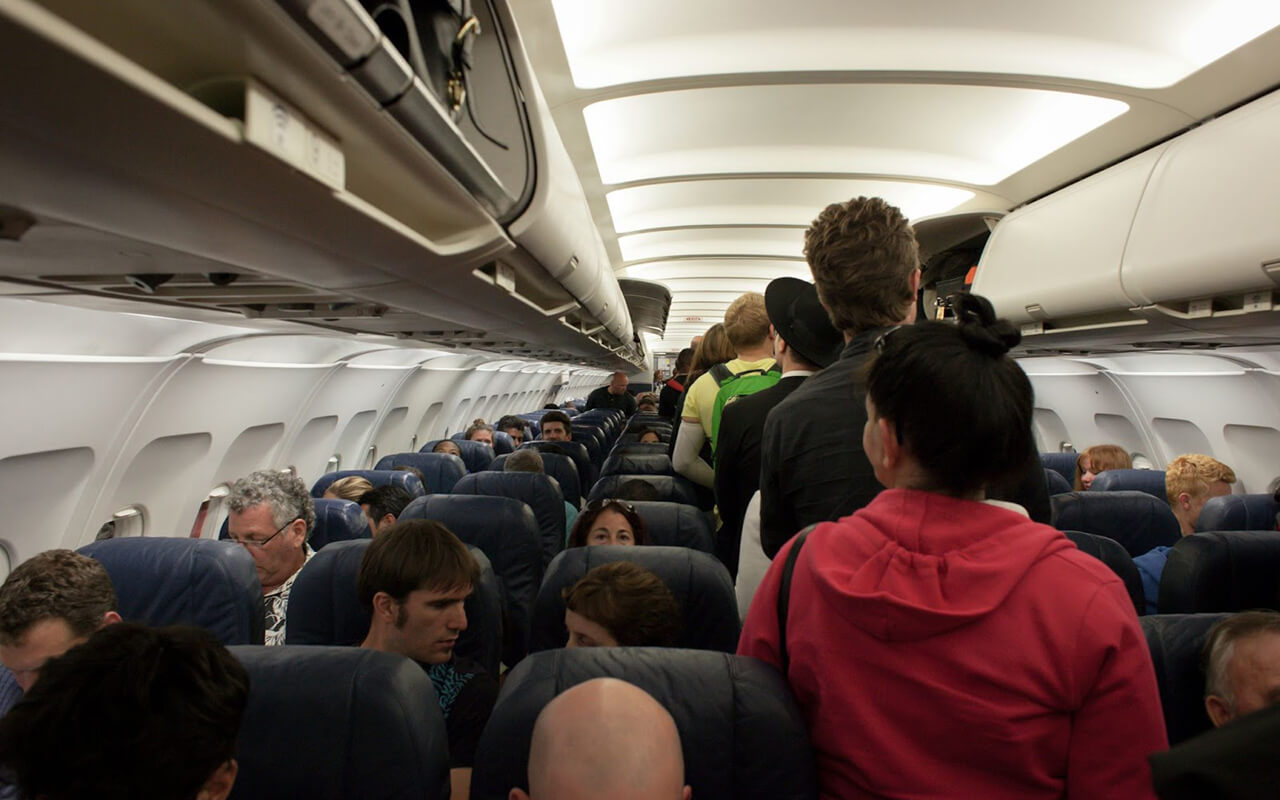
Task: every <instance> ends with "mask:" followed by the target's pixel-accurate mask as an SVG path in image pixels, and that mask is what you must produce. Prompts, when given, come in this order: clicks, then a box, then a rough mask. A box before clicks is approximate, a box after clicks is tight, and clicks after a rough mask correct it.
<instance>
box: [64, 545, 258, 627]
mask: <svg viewBox="0 0 1280 800" xmlns="http://www.w3.org/2000/svg"><path fill="white" fill-rule="evenodd" d="M79 552H80V553H82V554H83V555H86V556H89V557H90V558H95V559H97V560H98V561H99V562H101V563H102V566H104V567H106V569H107V574H108V575H110V576H111V583H112V585H113V586H114V587H115V590H116V599H117V600H118V602H119V606H120V607H119V609H118V610H119V612H120V616H122V617H124V619H125V620H126V621H127V622H141V623H145V624H147V625H155V626H160V625H195V626H196V627H199V628H204V629H205V630H207V631H209V632H210V633H212V634H213V635H214V636H216V637H217V639H218V641H220V642H222V643H223V644H226V645H233V644H262V641H263V631H264V621H263V611H262V584H261V583H259V582H258V570H257V568H256V567H255V566H254V563H253V557H252V556H250V555H249V552H248V551H247V550H245V549H244V546H243V545H238V544H234V543H232V542H223V541H213V540H210V539H177V538H169V537H154V538H127V539H107V540H105V541H101V542H94V543H93V544H90V545H86V546H84V547H82V548H80V550H79Z"/></svg>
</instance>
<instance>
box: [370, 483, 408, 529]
mask: <svg viewBox="0 0 1280 800" xmlns="http://www.w3.org/2000/svg"><path fill="white" fill-rule="evenodd" d="M412 502H413V496H412V495H410V494H409V493H408V492H406V491H405V490H404V489H401V488H400V487H399V486H379V487H378V488H376V489H370V490H369V491H367V492H365V493H364V495H363V496H362V497H361V498H360V508H361V509H363V510H364V515H365V517H367V518H368V520H369V530H371V531H372V532H373V535H374V536H377V535H378V534H379V533H381V532H382V531H383V530H385V529H386V528H388V527H389V526H391V525H394V524H395V522H396V518H397V517H399V516H400V512H401V511H404V507H405V506H407V505H409V504H410V503H412Z"/></svg>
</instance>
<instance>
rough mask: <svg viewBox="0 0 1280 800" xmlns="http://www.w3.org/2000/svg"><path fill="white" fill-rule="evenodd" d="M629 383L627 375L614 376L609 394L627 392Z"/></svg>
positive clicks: (610, 382)
mask: <svg viewBox="0 0 1280 800" xmlns="http://www.w3.org/2000/svg"><path fill="white" fill-rule="evenodd" d="M628 383H629V381H628V380H627V376H626V375H621V374H619V375H614V376H613V380H611V381H609V394H622V393H623V392H625V391H626V390H627V384H628Z"/></svg>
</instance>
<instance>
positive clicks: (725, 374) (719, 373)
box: [707, 361, 733, 386]
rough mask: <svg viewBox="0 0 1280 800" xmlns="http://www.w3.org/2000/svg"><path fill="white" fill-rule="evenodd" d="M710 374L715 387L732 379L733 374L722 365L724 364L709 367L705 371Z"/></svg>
mask: <svg viewBox="0 0 1280 800" xmlns="http://www.w3.org/2000/svg"><path fill="white" fill-rule="evenodd" d="M707 372H710V373H711V379H712V380H714V381H715V382H716V386H721V385H723V384H724V382H725V381H727V380H729V379H730V378H732V377H733V373H732V372H730V371H729V368H728V367H726V366H725V365H724V362H723V361H722V362H720V363H719V364H713V365H711V369H709V370H707Z"/></svg>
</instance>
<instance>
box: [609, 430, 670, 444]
mask: <svg viewBox="0 0 1280 800" xmlns="http://www.w3.org/2000/svg"><path fill="white" fill-rule="evenodd" d="M654 433H656V434H658V439H659V440H660V442H661V443H662V444H664V445H670V443H671V437H672V435H673V431H670V430H665V431H662V430H657V429H654ZM618 444H640V434H638V433H636V432H635V431H627V432H626V433H624V434H622V435H621V436H619V437H618Z"/></svg>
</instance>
